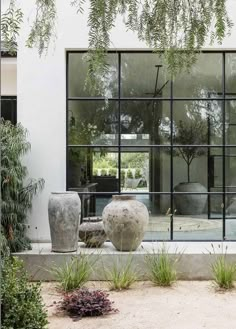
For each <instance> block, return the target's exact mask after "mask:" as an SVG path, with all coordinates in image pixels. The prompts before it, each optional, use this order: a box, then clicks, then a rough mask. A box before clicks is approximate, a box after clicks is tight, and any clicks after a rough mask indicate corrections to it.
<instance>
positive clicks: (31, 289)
mask: <svg viewBox="0 0 236 329" xmlns="http://www.w3.org/2000/svg"><path fill="white" fill-rule="evenodd" d="M47 323H48V321H47V313H46V311H45V309H44V305H43V301H42V297H41V294H40V284H39V283H29V282H28V276H27V273H26V271H25V270H24V268H23V262H22V261H20V260H19V259H18V258H16V257H13V258H10V257H6V258H4V263H2V278H1V325H2V326H1V328H2V329H44V328H46V326H47Z"/></svg>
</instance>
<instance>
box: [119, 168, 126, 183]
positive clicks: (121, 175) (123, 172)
mask: <svg viewBox="0 0 236 329" xmlns="http://www.w3.org/2000/svg"><path fill="white" fill-rule="evenodd" d="M120 181H121V186H122V187H124V185H125V170H124V169H122V170H121V172H120Z"/></svg>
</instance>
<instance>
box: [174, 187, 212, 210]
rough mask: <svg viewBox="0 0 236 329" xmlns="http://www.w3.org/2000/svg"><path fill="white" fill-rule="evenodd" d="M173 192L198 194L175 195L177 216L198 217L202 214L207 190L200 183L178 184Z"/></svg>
mask: <svg viewBox="0 0 236 329" xmlns="http://www.w3.org/2000/svg"><path fill="white" fill-rule="evenodd" d="M174 191H175V192H197V193H199V194H182V195H181V194H180V195H178V194H175V195H174V202H175V207H176V210H177V214H180V215H200V214H202V213H203V212H204V209H205V207H206V202H207V195H206V194H200V193H206V192H207V189H206V188H205V186H203V185H201V184H200V183H179V184H178V185H176V186H175V187H174Z"/></svg>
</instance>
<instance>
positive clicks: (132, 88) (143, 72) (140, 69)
mask: <svg viewBox="0 0 236 329" xmlns="http://www.w3.org/2000/svg"><path fill="white" fill-rule="evenodd" d="M162 62H163V60H162V58H161V55H160V54H153V53H138V54H137V53H136V54H135V53H127V54H121V96H122V97H169V96H170V78H169V77H168V72H167V70H166V68H165V67H164V66H162Z"/></svg>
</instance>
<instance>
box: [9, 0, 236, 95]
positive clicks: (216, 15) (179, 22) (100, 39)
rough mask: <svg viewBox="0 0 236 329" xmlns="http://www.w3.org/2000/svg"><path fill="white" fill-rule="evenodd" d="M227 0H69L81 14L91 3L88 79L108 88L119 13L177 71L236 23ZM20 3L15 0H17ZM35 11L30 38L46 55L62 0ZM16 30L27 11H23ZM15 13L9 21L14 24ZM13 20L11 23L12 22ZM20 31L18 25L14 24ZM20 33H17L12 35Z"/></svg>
mask: <svg viewBox="0 0 236 329" xmlns="http://www.w3.org/2000/svg"><path fill="white" fill-rule="evenodd" d="M226 1H227V0H207V1H206V0H187V1H186V0H169V1H166V0H141V1H140V0H129V1H125V0H88V1H85V0H70V1H69V0H68V3H70V4H71V5H72V6H74V7H75V8H76V10H77V12H78V14H83V10H84V7H85V5H86V6H87V4H88V8H89V9H88V26H89V36H88V40H89V52H88V58H87V59H88V63H89V72H88V79H87V83H88V84H89V85H90V86H91V87H92V88H93V89H94V88H95V89H99V90H101V89H103V88H104V81H106V79H107V78H109V65H108V64H107V58H106V54H107V49H108V48H109V47H110V45H111V40H110V34H111V31H112V28H113V27H114V26H115V22H116V19H117V17H118V16H119V15H122V16H123V20H124V22H125V25H126V28H127V29H128V30H131V31H133V32H134V33H136V34H137V36H138V38H139V40H140V41H144V42H145V43H146V44H147V45H148V46H149V47H150V48H152V49H153V51H154V52H157V51H158V52H159V51H161V52H162V53H163V57H164V60H165V62H166V64H167V67H168V69H169V71H170V73H171V74H172V75H175V74H176V73H178V72H179V71H181V70H182V69H183V68H187V69H189V68H190V67H191V66H192V65H193V64H194V63H195V62H196V59H197V53H196V52H199V51H200V50H201V48H202V47H203V46H204V45H205V44H206V43H208V41H210V42H211V43H213V42H218V43H219V44H220V43H221V42H222V40H223V39H224V38H225V36H226V35H227V34H229V33H230V30H231V28H232V26H233V24H232V22H231V21H230V19H229V16H228V13H227V10H226ZM11 3H13V4H14V3H15V0H11ZM35 6H36V9H35V17H34V19H33V23H32V28H31V32H30V35H29V37H28V40H27V45H28V46H29V47H34V46H36V47H38V50H39V54H40V55H41V54H42V52H43V50H44V49H46V50H47V49H48V46H49V43H50V39H51V38H52V37H53V36H55V25H56V0H35ZM17 18H18V19H16V22H17V20H18V24H16V26H17V27H16V28H15V32H16V33H15V35H16V34H17V33H18V26H19V25H20V23H21V19H22V17H21V16H19V17H17ZM79 19H80V18H79ZM11 22H14V19H11V20H10V21H9V22H7V25H10V24H11ZM9 23H10V24H9ZM13 31H14V30H13ZM11 39H14V34H13V36H12V37H11Z"/></svg>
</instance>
